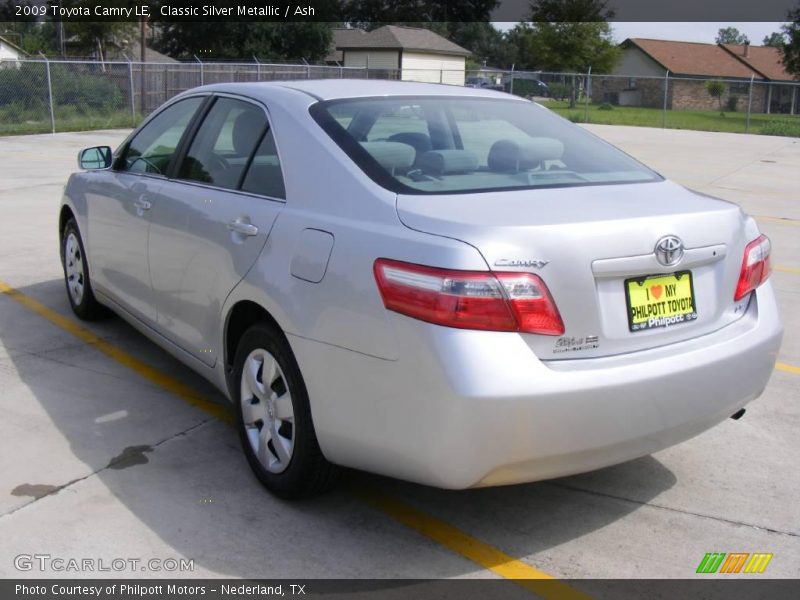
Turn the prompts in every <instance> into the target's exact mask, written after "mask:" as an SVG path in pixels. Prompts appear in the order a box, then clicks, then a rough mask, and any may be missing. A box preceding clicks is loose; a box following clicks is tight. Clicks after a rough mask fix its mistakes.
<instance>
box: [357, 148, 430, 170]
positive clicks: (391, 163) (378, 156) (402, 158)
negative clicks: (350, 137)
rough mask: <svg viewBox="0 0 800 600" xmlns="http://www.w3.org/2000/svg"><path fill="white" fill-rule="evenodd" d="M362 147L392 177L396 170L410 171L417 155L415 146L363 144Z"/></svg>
mask: <svg viewBox="0 0 800 600" xmlns="http://www.w3.org/2000/svg"><path fill="white" fill-rule="evenodd" d="M361 147H362V148H364V150H366V151H367V152H368V153H369V155H370V156H371V157H372V158H374V159H375V160H376V161H378V164H379V165H380V166H382V167H383V168H384V169H386V170H387V171H389V172H390V173H391V174H392V175H394V172H395V171H396V170H403V169H408V168H409V167H410V166H411V165H412V164H413V163H414V158H415V156H416V154H417V151H416V150H414V147H413V146H409V145H408V144H403V143H400V142H361Z"/></svg>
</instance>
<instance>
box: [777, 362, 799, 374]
mask: <svg viewBox="0 0 800 600" xmlns="http://www.w3.org/2000/svg"><path fill="white" fill-rule="evenodd" d="M775 368H776V369H778V371H785V372H786V373H792V374H793V375H800V367H795V366H794V365H787V364H786V363H782V362H779V363H775Z"/></svg>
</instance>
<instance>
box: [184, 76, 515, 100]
mask: <svg viewBox="0 0 800 600" xmlns="http://www.w3.org/2000/svg"><path fill="white" fill-rule="evenodd" d="M204 88H205V89H207V90H208V91H217V92H230V93H235V94H242V95H247V96H252V97H255V98H264V99H267V98H268V97H269V90H274V89H275V88H283V89H287V90H294V91H298V92H302V93H304V94H306V95H307V96H310V97H311V98H314V99H315V100H339V99H344V98H365V97H373V96H450V97H453V96H462V97H472V98H475V97H478V98H495V99H516V100H520V101H524V100H523V99H522V98H519V97H517V96H513V95H511V94H506V93H504V92H497V91H494V90H487V89H478V88H468V87H462V86H458V85H444V84H440V83H418V82H415V81H386V80H371V79H298V80H294V81H268V82H258V83H256V82H250V83H221V84H216V85H210V86H204ZM193 91H197V90H196V89H195V90H193Z"/></svg>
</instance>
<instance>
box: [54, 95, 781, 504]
mask: <svg viewBox="0 0 800 600" xmlns="http://www.w3.org/2000/svg"><path fill="white" fill-rule="evenodd" d="M642 131H643V135H646V133H645V130H642ZM79 162H80V165H81V167H82V169H83V171H82V172H79V173H76V174H74V175H72V177H71V178H70V180H69V183H68V185H67V186H66V189H65V194H64V198H63V202H62V204H61V209H60V210H61V212H60V219H59V223H60V239H61V256H62V262H63V265H64V273H65V279H66V287H67V293H68V298H69V301H70V303H71V305H72V308H73V310H74V311H75V313H76V314H77V315H78V316H79V317H81V318H85V319H93V318H97V317H99V316H101V315H102V314H103V313H104V312H107V309H111V310H112V311H114V312H115V313H116V314H118V315H120V316H121V317H123V318H124V319H126V320H127V321H129V322H130V323H131V324H133V325H134V326H135V327H137V328H138V329H139V330H140V331H142V332H143V333H144V334H145V335H147V336H148V337H150V338H151V339H152V340H154V341H155V342H156V343H157V344H158V345H160V346H162V347H163V348H165V349H166V350H168V351H169V352H171V353H172V354H173V355H175V356H176V357H178V358H179V359H180V360H181V361H183V362H184V363H186V364H187V365H189V366H190V367H192V368H193V369H194V370H196V371H197V372H198V373H200V374H201V375H202V376H203V377H206V378H207V379H209V380H210V381H212V382H213V383H214V384H215V385H216V386H217V387H219V389H221V390H222V391H223V392H224V393H225V394H226V395H227V396H228V397H229V398H230V400H231V402H232V405H233V408H234V410H235V413H236V416H237V423H238V430H239V434H240V437H241V441H242V446H243V449H244V454H245V456H246V457H247V460H248V462H249V464H250V466H251V467H252V469H253V471H254V472H255V474H256V476H257V477H258V479H259V480H260V481H261V482H262V483H263V484H264V485H265V486H266V487H267V488H269V489H270V490H272V491H273V492H274V493H276V494H279V495H281V496H284V497H299V496H308V495H312V494H315V493H319V492H320V491H322V490H324V489H326V488H327V487H329V486H330V485H331V484H332V482H333V481H334V480H335V476H336V473H337V466H336V465H339V466H347V467H354V468H357V469H363V470H367V471H372V472H375V473H382V474H386V475H389V476H392V477H398V478H403V479H407V480H411V481H416V482H421V483H425V484H429V485H434V486H440V487H444V488H468V487H474V486H489V485H501V484H510V483H517V482H525V481H535V480H539V479H546V478H552V477H558V476H562V475H568V474H572V473H578V472H582V471H587V470H591V469H597V468H599V467H603V466H606V465H611V464H614V463H618V462H621V461H626V460H629V459H632V458H635V457H638V456H642V455H645V454H649V453H651V452H654V451H656V450H659V449H661V448H664V447H667V446H669V445H672V444H675V443H678V442H681V441H683V440H686V439H687V438H690V437H692V436H694V435H696V434H698V433H700V432H701V431H703V430H705V429H707V428H709V427H711V426H713V425H714V424H716V423H719V422H720V421H722V420H723V419H726V418H728V417H730V416H735V417H739V416H741V414H742V413H743V407H744V406H745V405H746V404H747V403H748V402H750V401H751V400H753V399H755V398H756V397H758V396H759V394H760V393H761V392H762V390H763V389H764V387H765V385H766V383H767V380H768V379H769V376H770V373H771V372H772V368H773V364H774V361H775V358H776V354H777V351H778V348H779V345H780V340H781V333H782V327H781V321H780V317H779V315H778V309H777V306H776V301H775V296H774V293H773V290H772V286H771V284H770V282H769V280H768V277H769V274H770V242H769V240H768V239H767V238H766V237H765V236H763V235H761V234H760V233H759V231H758V229H757V227H756V224H755V222H754V221H753V219H751V218H749V217H747V216H746V215H745V214H743V212H742V211H741V210H740V209H739V207H738V206H736V205H734V204H730V203H728V202H724V201H722V200H718V199H715V198H711V197H708V196H705V195H702V194H698V193H695V192H692V191H689V190H687V189H685V188H683V187H681V186H679V185H676V184H674V183H671V182H669V181H666V180H665V179H664V178H663V177H661V176H660V175H658V174H657V173H655V172H653V171H652V170H650V169H649V168H647V167H645V166H644V165H642V164H640V163H638V162H636V161H635V160H633V159H632V158H631V157H629V156H627V155H625V154H623V153H622V152H620V151H619V150H617V149H615V148H614V147H612V146H610V145H608V144H606V143H604V142H603V141H601V140H599V139H597V138H596V137H594V136H592V135H590V134H589V133H587V132H586V131H584V130H582V129H581V128H579V127H577V126H574V125H572V124H571V123H569V122H567V121H565V120H563V119H561V118H559V117H557V116H556V115H554V114H552V113H551V112H550V111H548V110H546V109H545V108H543V107H541V106H539V105H537V104H535V103H532V102H529V101H526V100H523V99H520V98H515V97H513V96H508V95H505V94H502V93H499V92H494V91H491V90H482V89H462V88H454V87H449V86H442V85H428V84H416V83H401V82H381V81H347V80H331V81H313V80H310V81H296V82H280V83H269V84H265V83H242V84H226V85H214V86H206V87H200V88H196V89H193V90H190V91H188V92H186V93H184V94H181V95H180V96H177V97H176V98H173V99H172V100H170V101H169V102H168V103H167V104H165V105H164V106H163V107H162V108H160V109H159V110H158V111H157V112H156V113H154V114H152V115H151V116H150V117H149V118H148V119H147V120H146V121H145V122H144V123H143V124H142V125H141V126H140V127H139V128H138V129H136V130H135V131H134V132H133V133H132V134H131V135H130V136H129V137H128V139H127V140H126V141H125V142H124V143H123V144H122V145H121V146H120V147H119V148H118V149H117V150H116V151H113V152H112V150H111V149H110V148H108V147H96V148H89V149H87V150H84V151H83V152H82V153H81V155H80V157H79Z"/></svg>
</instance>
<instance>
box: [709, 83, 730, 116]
mask: <svg viewBox="0 0 800 600" xmlns="http://www.w3.org/2000/svg"><path fill="white" fill-rule="evenodd" d="M725 89H726V88H725V82H724V81H722V80H721V79H711V80H709V81H706V91H707V92H708V95H709V96H711V97H712V98H716V99H717V103H719V114H721V115H722V116H723V117H724V116H725V111H723V110H722V96H723V95H724V94H725Z"/></svg>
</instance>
